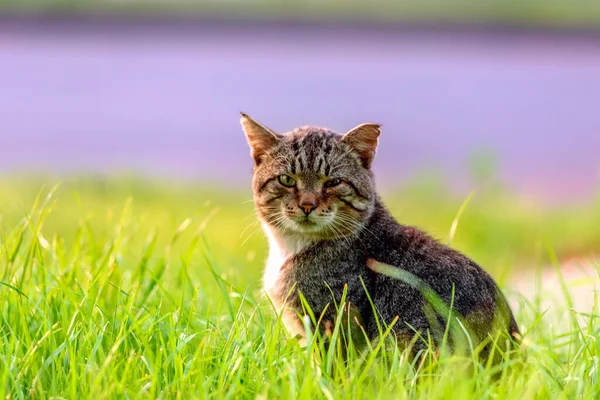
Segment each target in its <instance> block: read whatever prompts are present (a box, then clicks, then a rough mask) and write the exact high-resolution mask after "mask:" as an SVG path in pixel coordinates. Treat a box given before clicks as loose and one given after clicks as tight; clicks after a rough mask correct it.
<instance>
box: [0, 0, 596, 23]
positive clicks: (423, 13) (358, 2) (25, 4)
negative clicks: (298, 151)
mask: <svg viewBox="0 0 600 400" xmlns="http://www.w3.org/2000/svg"><path fill="white" fill-rule="evenodd" d="M0 10H4V11H5V12H35V13H57V14H68V13H88V14H94V13H98V14H105V13H109V14H111V15H118V14H122V15H138V16H141V15H154V16H156V15H179V16H184V15H185V16H186V17H193V16H194V15H196V16H200V17H242V18H251V19H252V18H258V19H266V20H268V19H279V18H284V19H285V20H311V21H314V20H324V21H343V20H352V21H356V20H359V21H373V22H406V23H424V24H437V23H441V24H462V25H469V24H476V25H481V24H494V25H505V26H509V27H517V26H522V27H547V28H598V27H599V26H600V4H599V3H598V2H594V1H575V2H573V1H568V0H545V1H538V0H526V1H514V0H491V1H485V2H481V1H474V0H432V1H427V2H423V1H418V0H406V1H386V0H375V1H372V0H371V1H369V0H353V1H335V0H321V1H308V0H294V1H278V2H275V1H270V0H253V1H235V0H234V1H206V0H178V1H163V0H150V1H148V0H122V1H114V0H0Z"/></svg>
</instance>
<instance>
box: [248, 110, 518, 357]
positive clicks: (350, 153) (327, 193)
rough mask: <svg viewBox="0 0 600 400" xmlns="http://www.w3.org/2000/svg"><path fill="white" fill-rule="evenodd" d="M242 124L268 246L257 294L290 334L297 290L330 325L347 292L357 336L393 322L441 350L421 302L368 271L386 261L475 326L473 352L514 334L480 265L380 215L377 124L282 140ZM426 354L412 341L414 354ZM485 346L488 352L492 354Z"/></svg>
mask: <svg viewBox="0 0 600 400" xmlns="http://www.w3.org/2000/svg"><path fill="white" fill-rule="evenodd" d="M241 122H242V126H243V129H244V132H245V133H246V136H247V139H248V142H249V144H250V148H251V154H252V157H253V159H254V169H253V191H254V203H255V207H256V210H257V213H258V215H259V217H260V219H261V221H262V223H263V228H264V230H265V233H266V235H267V237H268V239H269V246H270V252H269V259H268V261H267V266H266V269H265V274H264V288H265V291H266V293H267V294H268V295H269V297H270V298H271V300H272V301H273V303H274V304H275V305H276V306H277V307H278V308H280V309H281V311H282V312H283V321H284V323H285V324H286V327H287V328H288V330H289V331H290V332H291V333H292V334H294V335H299V336H300V337H303V336H304V328H303V324H302V322H301V319H300V318H299V313H301V311H302V305H301V302H300V296H299V294H298V293H299V292H301V293H302V294H303V295H304V297H305V298H306V300H307V301H308V303H309V305H310V307H311V308H312V310H313V312H314V314H315V315H317V316H322V320H323V321H324V324H325V325H326V326H330V325H331V321H333V320H335V318H336V315H335V307H334V303H335V302H339V300H340V297H341V294H342V293H343V291H344V288H347V290H348V297H347V301H348V304H350V305H351V307H352V309H351V312H352V315H358V316H359V318H358V317H357V318H355V322H357V323H358V324H359V325H360V330H359V331H360V332H366V333H367V335H368V337H369V338H370V339H374V338H376V337H377V335H378V322H377V321H376V319H380V322H382V323H383V324H395V325H394V328H393V332H394V334H395V335H396V338H397V339H398V340H399V341H402V342H403V343H404V342H410V341H411V340H412V339H413V337H414V336H415V335H420V337H425V338H426V337H431V338H432V339H433V340H434V342H435V343H436V344H437V343H439V341H440V340H441V338H442V336H443V329H440V324H439V323H437V322H436V319H435V318H434V320H433V321H432V319H431V311H430V310H431V307H430V306H428V303H427V301H425V299H424V296H423V294H422V293H421V292H420V291H419V290H417V289H416V288H415V287H412V286H411V285H410V284H408V283H406V282H403V281H399V280H398V279H394V278H392V277H389V276H386V275H384V274H381V273H380V271H379V270H378V269H377V268H376V267H374V266H375V265H378V264H377V263H383V264H387V265H388V266H391V268H392V269H394V268H398V269H400V270H402V271H404V272H407V273H409V274H411V275H412V276H415V277H416V278H417V279H419V280H420V281H422V283H423V285H425V286H428V287H429V288H431V289H432V290H433V291H434V292H435V294H436V295H437V296H439V298H441V299H442V300H443V301H444V302H446V303H447V304H450V303H451V302H452V303H453V305H454V308H455V310H456V312H457V313H458V314H459V315H461V316H462V317H464V318H465V321H467V322H468V324H469V326H470V327H471V328H472V332H471V340H472V341H473V342H474V344H477V343H481V342H483V341H485V340H487V339H486V338H488V337H489V336H490V335H494V334H496V333H498V332H500V333H509V334H511V335H512V336H513V337H516V336H517V335H518V332H519V330H518V327H517V325H516V322H515V320H514V318H513V315H512V312H511V311H510V308H509V307H508V304H507V302H506V299H505V298H504V296H503V295H502V293H501V292H500V290H499V288H498V286H497V285H496V283H495V282H494V281H493V279H492V278H491V277H490V276H489V275H488V274H487V273H486V272H485V271H484V270H483V269H482V268H481V267H480V266H479V265H477V264H476V263H475V262H473V261H472V260H470V259H469V258H467V257H466V256H464V255H462V254H460V253H459V252H457V251H455V250H453V249H450V248H448V247H446V246H444V245H442V244H440V243H438V242H437V241H435V240H433V239H432V238H430V237H429V236H428V235H427V234H425V233H423V232H421V231H420V230H418V229H415V228H412V227H407V226H403V225H401V224H399V223H398V222H396V221H395V220H394V218H393V217H392V216H391V215H390V214H389V212H388V211H387V210H386V209H385V207H384V205H383V204H382V202H381V200H380V199H379V197H378V196H377V194H376V191H375V184H374V177H373V174H372V172H371V169H370V168H371V164H372V162H373V158H374V156H375V153H376V149H377V145H378V140H379V135H380V127H379V125H376V124H363V125H359V126H357V127H356V128H354V129H351V130H350V131H348V132H347V133H346V134H344V135H342V134H338V133H336V132H334V131H332V130H329V129H325V128H319V127H314V126H304V127H300V128H297V129H294V130H293V131H291V132H288V133H285V134H279V133H276V132H275V131H273V130H271V129H269V128H267V127H264V126H263V125H261V124H259V123H257V122H256V121H254V120H252V119H251V118H250V117H248V116H247V115H245V114H242V121H241ZM365 288H366V289H367V292H368V293H369V295H370V296H371V298H372V303H373V304H371V302H370V301H369V299H368V297H367V294H366V293H365ZM372 305H374V306H375V309H376V311H377V312H376V314H374V313H373V308H372ZM442 317H443V316H442V315H438V319H439V318H442ZM451 342H452V338H451ZM423 346H424V344H423V343H422V342H421V341H417V343H415V345H414V347H413V351H418V350H419V349H422V348H423ZM483 348H484V350H483V353H482V354H485V353H486V352H487V351H489V348H490V346H489V344H488V345H485V346H484V347H483Z"/></svg>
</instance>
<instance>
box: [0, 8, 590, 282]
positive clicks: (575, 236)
mask: <svg viewBox="0 0 600 400" xmlns="http://www.w3.org/2000/svg"><path fill="white" fill-rule="evenodd" d="M599 107H600V3H599V2H593V1H583V0H546V1H536V0H528V1H514V0H493V1H487V2H477V1H474V0H435V1H427V2H424V1H417V0H410V1H402V2H392V1H383V0H379V1H373V0H371V1H366V0H365V1H341V0H337V1H334V0H321V1H317V0H312V1H307V0H288V1H279V2H267V1H258V0H255V1H252V0H245V1H241V0H238V1H235V0H228V1H225V0H222V1H203V0H178V1H159V0H153V1H141V0H121V1H119V0H79V1H76V0H61V1H52V0H45V1H41V0H40V1H33V0H14V1H11V0H0V176H1V181H0V194H1V196H0V207H1V208H0V216H1V218H3V219H2V220H1V221H0V222H1V223H2V224H3V226H4V227H5V228H4V229H8V230H10V228H11V226H12V224H14V223H15V221H17V220H18V219H19V218H22V216H23V215H24V213H25V212H26V211H25V210H27V209H28V207H29V206H30V205H31V203H32V202H33V199H34V198H35V196H36V194H37V193H38V192H39V190H40V188H41V187H42V186H43V185H45V187H51V186H52V185H54V184H55V183H57V182H59V181H61V182H63V183H62V184H61V185H62V186H61V189H60V190H59V192H58V193H59V194H60V195H59V196H58V197H57V199H58V200H57V206H56V210H55V211H54V213H53V215H54V217H52V218H51V219H50V220H49V221H48V222H47V224H46V226H47V230H48V232H49V233H47V235H49V236H52V235H59V234H60V235H63V236H65V237H67V238H68V237H69V236H72V237H75V231H76V230H75V228H74V227H75V226H78V224H81V223H82V221H84V223H88V222H89V223H90V224H91V225H92V226H95V229H97V230H98V231H100V232H102V229H105V230H106V232H109V231H110V229H109V228H108V226H110V224H107V221H111V218H113V217H112V215H113V214H115V213H118V212H119V210H120V208H122V207H123V204H125V199H126V198H128V197H132V198H133V204H134V207H137V211H136V212H138V213H139V215H140V217H139V218H137V221H138V223H139V224H146V225H145V226H146V228H147V229H146V228H140V232H141V233H144V234H147V232H146V231H145V230H144V229H146V230H149V229H151V227H152V228H156V229H159V230H165V231H168V230H169V229H171V231H173V230H175V229H177V227H178V226H179V224H180V223H181V222H182V221H183V220H185V218H186V217H191V218H192V219H194V221H195V222H196V221H198V223H199V224H200V226H202V223H205V228H206V229H207V231H206V237H207V238H208V241H209V242H211V243H212V245H213V246H214V247H216V248H222V249H224V250H226V252H225V251H224V252H222V253H220V254H228V257H229V256H231V257H234V258H236V259H237V260H238V261H239V264H236V265H235V266H234V264H231V269H230V271H231V275H235V276H241V277H240V278H239V279H240V281H241V282H243V283H247V282H250V283H251V284H254V283H255V281H257V280H258V277H259V276H260V269H261V266H262V263H263V260H264V257H263V256H264V251H265V250H264V249H265V243H264V240H263V238H262V237H261V234H260V233H258V234H254V235H252V234H253V233H255V229H256V228H257V227H258V225H252V224H253V223H254V221H255V218H254V217H253V213H252V204H251V203H248V200H251V190H250V177H251V159H250V157H249V150H248V147H247V143H246V141H245V138H244V136H243V134H242V132H241V129H240V126H239V111H243V112H246V113H248V114H250V115H251V116H253V117H254V118H255V119H257V120H258V121H260V122H262V123H264V124H265V125H267V126H270V127H271V128H273V129H274V130H278V131H287V130H290V129H292V128H294V127H296V126H299V125H305V124H315V125H322V126H326V127H329V128H332V129H335V130H338V131H340V132H342V131H345V130H347V129H349V128H351V127H353V126H355V125H357V124H359V123H362V122H377V123H381V124H382V125H383V135H382V138H381V141H380V148H379V152H378V155H377V160H376V162H375V172H376V175H377V183H378V185H379V188H380V190H381V191H382V192H383V193H384V194H385V196H384V197H385V198H386V200H387V202H388V204H389V205H390V208H391V209H392V211H393V212H394V214H395V215H396V216H397V217H398V218H399V219H400V220H401V221H403V222H406V223H410V224H415V225H418V226H420V227H422V228H424V229H427V230H428V231H431V232H433V234H434V235H435V236H436V237H439V238H440V239H441V240H449V239H450V238H451V239H452V240H453V245H454V246H456V247H458V248H459V249H461V250H464V251H467V252H468V253H469V254H470V255H471V256H473V257H475V259H476V260H477V261H480V262H482V263H483V264H484V265H485V266H486V268H488V270H490V271H492V273H493V274H494V275H495V276H496V277H502V276H507V275H509V272H508V271H514V270H523V269H527V268H529V267H533V266H543V265H547V264H548V263H549V262H550V261H551V259H552V257H551V256H549V252H548V249H552V251H553V252H555V253H556V255H557V258H558V259H559V260H561V261H563V260H571V259H573V258H576V259H579V258H581V257H584V258H586V259H589V258H590V257H591V258H593V257H595V256H596V255H597V254H598V252H597V249H598V245H599V244H600V209H599V206H600V197H599V194H600V191H599V190H598V189H599V188H600V157H599V153H600V112H599V110H600V108H599ZM472 191H475V194H474V196H473V197H472V200H471V202H470V203H469V205H468V206H467V207H466V208H465V211H464V212H463V214H462V215H461V222H460V224H459V225H458V230H457V231H456V233H455V235H453V236H452V235H450V234H449V232H450V229H451V225H452V222H453V221H454V219H455V217H456V215H457V213H458V211H459V209H460V206H461V204H463V202H464V200H465V199H466V198H467V196H468V195H469V193H471V192H472ZM141 215H145V216H146V217H144V218H145V219H144V218H142V217H141ZM114 218H116V217H114ZM209 219H210V221H211V222H208V221H209ZM144 221H145V222H144ZM203 221H204V222H203ZM240 221H242V222H240ZM140 226H142V225H140ZM248 227H250V229H248ZM203 229H204V228H203ZM132 251H133V250H132ZM227 265H229V264H227ZM240 265H241V267H240ZM247 265H251V267H247ZM240 268H242V269H240ZM240 271H251V272H248V276H249V277H248V278H246V277H244V274H240V273H239V272H240Z"/></svg>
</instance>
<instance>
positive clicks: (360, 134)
mask: <svg viewBox="0 0 600 400" xmlns="http://www.w3.org/2000/svg"><path fill="white" fill-rule="evenodd" d="M379 135H381V125H379V124H370V123H367V124H361V125H358V126H357V127H355V128H352V129H350V130H349V131H348V132H347V133H346V134H345V135H344V136H343V137H342V139H341V141H342V142H343V143H346V144H348V145H349V146H350V147H351V148H352V149H354V151H355V152H356V153H357V154H358V155H359V157H360V159H361V161H362V163H363V166H364V167H365V168H367V169H369V168H371V163H372V162H373V159H374V158H375V152H376V151H377V144H378V143H379Z"/></svg>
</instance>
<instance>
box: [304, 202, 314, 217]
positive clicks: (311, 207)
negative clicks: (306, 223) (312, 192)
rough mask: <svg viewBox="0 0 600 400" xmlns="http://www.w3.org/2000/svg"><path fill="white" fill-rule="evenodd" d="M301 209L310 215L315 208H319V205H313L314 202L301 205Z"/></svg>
mask: <svg viewBox="0 0 600 400" xmlns="http://www.w3.org/2000/svg"><path fill="white" fill-rule="evenodd" d="M300 208H301V209H302V211H304V214H305V215H308V214H310V213H311V212H312V211H313V210H314V209H315V208H317V204H316V203H312V202H310V203H309V202H306V203H302V204H300Z"/></svg>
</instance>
